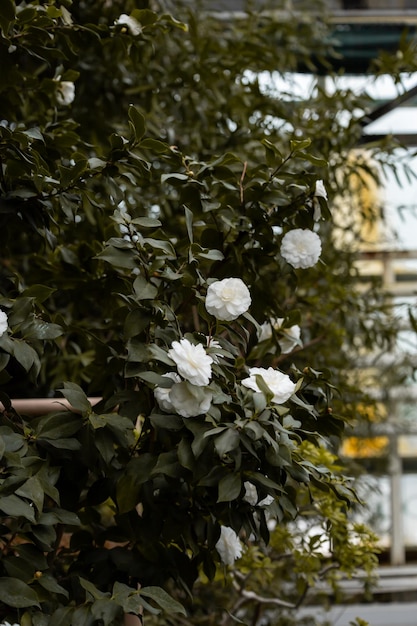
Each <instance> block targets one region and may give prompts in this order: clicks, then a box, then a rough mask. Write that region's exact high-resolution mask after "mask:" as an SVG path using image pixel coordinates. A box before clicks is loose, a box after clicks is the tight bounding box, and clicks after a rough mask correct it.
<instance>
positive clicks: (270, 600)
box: [241, 589, 297, 609]
mask: <svg viewBox="0 0 417 626" xmlns="http://www.w3.org/2000/svg"><path fill="white" fill-rule="evenodd" d="M241 594H242V596H243V597H244V598H246V599H247V600H255V602H259V603H260V604H275V606H282V607H284V608H286V609H295V608H297V605H296V604H294V603H292V602H286V601H285V600H280V599H279V598H264V597H263V596H258V594H257V593H255V592H254V591H246V589H243V590H242V591H241Z"/></svg>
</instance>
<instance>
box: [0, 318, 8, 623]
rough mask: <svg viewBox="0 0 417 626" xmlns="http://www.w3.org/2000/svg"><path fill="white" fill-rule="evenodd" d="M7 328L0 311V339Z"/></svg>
mask: <svg viewBox="0 0 417 626" xmlns="http://www.w3.org/2000/svg"><path fill="white" fill-rule="evenodd" d="M8 328H9V324H8V318H7V314H6V313H5V312H4V311H0V337H1V336H2V335H4V333H7V329H8ZM0 626H1V625H0Z"/></svg>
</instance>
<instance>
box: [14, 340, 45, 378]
mask: <svg viewBox="0 0 417 626" xmlns="http://www.w3.org/2000/svg"><path fill="white" fill-rule="evenodd" d="M13 356H14V358H15V359H16V361H18V362H19V363H20V365H21V366H22V367H23V368H24V369H25V370H26V371H27V372H28V371H29V370H30V369H31V368H32V366H33V367H34V370H35V372H36V373H38V372H39V369H40V361H39V357H38V354H37V352H36V351H35V350H34V349H33V348H32V346H30V345H29V344H28V343H26V341H22V340H21V339H14V340H13Z"/></svg>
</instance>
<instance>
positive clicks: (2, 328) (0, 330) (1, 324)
mask: <svg viewBox="0 0 417 626" xmlns="http://www.w3.org/2000/svg"><path fill="white" fill-rule="evenodd" d="M8 328H9V324H8V321H7V314H6V313H5V312H4V311H0V337H1V336H2V335H4V333H7V329H8Z"/></svg>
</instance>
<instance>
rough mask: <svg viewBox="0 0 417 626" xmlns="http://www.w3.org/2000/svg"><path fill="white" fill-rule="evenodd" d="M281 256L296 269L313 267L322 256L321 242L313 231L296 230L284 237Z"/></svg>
mask: <svg viewBox="0 0 417 626" xmlns="http://www.w3.org/2000/svg"><path fill="white" fill-rule="evenodd" d="M280 252H281V255H282V256H283V257H284V259H285V260H286V261H287V263H289V264H290V265H292V266H293V267H295V268H299V267H301V268H303V269H306V268H307V267H312V266H313V265H315V264H316V263H317V261H318V260H319V257H320V254H321V241H320V237H319V236H318V235H317V233H315V232H313V231H312V230H308V229H303V228H295V229H294V230H290V231H289V232H288V233H286V234H285V235H284V237H283V238H282V242H281V250H280Z"/></svg>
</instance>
